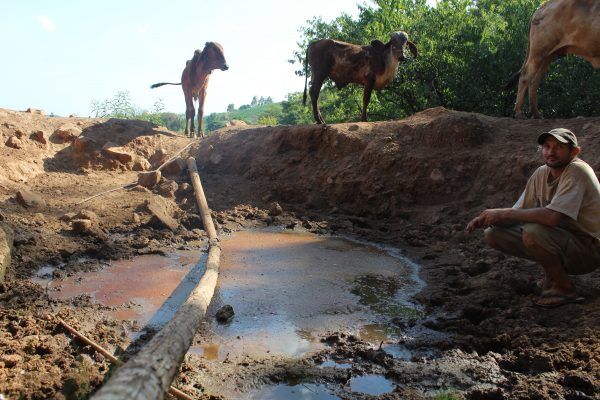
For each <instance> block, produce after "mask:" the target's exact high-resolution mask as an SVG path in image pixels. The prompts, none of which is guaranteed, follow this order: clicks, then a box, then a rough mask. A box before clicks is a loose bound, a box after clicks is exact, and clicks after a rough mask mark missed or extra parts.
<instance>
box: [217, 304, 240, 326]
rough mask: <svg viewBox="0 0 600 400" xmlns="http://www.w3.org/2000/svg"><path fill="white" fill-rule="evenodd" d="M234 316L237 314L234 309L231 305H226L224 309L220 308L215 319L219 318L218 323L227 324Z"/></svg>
mask: <svg viewBox="0 0 600 400" xmlns="http://www.w3.org/2000/svg"><path fill="white" fill-rule="evenodd" d="M234 314H235V313H234V312H233V307H232V306H230V305H229V304H226V305H224V306H223V307H221V308H219V310H218V311H217V313H216V314H215V317H216V318H217V321H218V322H220V323H222V324H224V323H226V322H229V321H231V319H232V318H233V315H234Z"/></svg>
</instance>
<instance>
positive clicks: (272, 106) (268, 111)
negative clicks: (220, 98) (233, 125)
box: [204, 96, 282, 132]
mask: <svg viewBox="0 0 600 400" xmlns="http://www.w3.org/2000/svg"><path fill="white" fill-rule="evenodd" d="M230 106H233V104H230ZM281 116H282V105H281V103H274V102H273V99H272V98H271V97H263V96H261V97H258V96H254V97H253V98H252V101H251V102H250V104H244V105H242V106H240V108H238V109H237V110H236V109H235V108H234V107H227V112H224V113H212V114H210V115H207V116H206V117H204V126H205V127H206V130H207V131H209V132H210V131H214V130H216V129H220V128H223V127H224V126H225V125H226V124H227V122H228V121H231V120H234V119H235V120H241V121H244V122H246V123H247V124H250V125H256V124H259V125H277V124H278V123H280V119H281Z"/></svg>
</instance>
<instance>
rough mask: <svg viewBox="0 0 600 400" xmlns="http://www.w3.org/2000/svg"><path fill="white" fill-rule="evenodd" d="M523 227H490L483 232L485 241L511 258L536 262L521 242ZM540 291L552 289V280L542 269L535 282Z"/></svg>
mask: <svg viewBox="0 0 600 400" xmlns="http://www.w3.org/2000/svg"><path fill="white" fill-rule="evenodd" d="M522 227H523V225H521V224H518V225H514V226H510V227H499V226H492V227H489V228H487V229H486V230H485V231H484V235H485V241H486V242H487V244H489V245H490V246H491V247H493V248H494V249H496V250H499V251H501V252H503V253H506V254H510V255H511V256H515V257H520V258H526V259H528V260H531V261H537V259H536V257H535V256H534V255H533V254H532V253H531V252H530V251H529V248H528V247H527V246H525V243H524V242H523V230H522ZM537 285H538V286H539V287H540V288H541V289H542V290H548V289H550V288H551V287H552V278H551V277H550V276H549V275H548V274H547V273H546V270H545V269H544V276H543V277H542V278H541V279H540V280H539V281H538V282H537Z"/></svg>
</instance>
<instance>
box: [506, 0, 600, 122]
mask: <svg viewBox="0 0 600 400" xmlns="http://www.w3.org/2000/svg"><path fill="white" fill-rule="evenodd" d="M568 54H574V55H577V56H580V57H582V58H583V59H585V60H587V61H589V62H590V63H592V65H593V66H594V68H599V67H600V1H599V0H551V1H549V2H547V3H545V4H544V5H542V6H541V7H540V8H538V9H537V11H536V12H535V13H534V14H533V18H532V19H531V23H530V25H529V44H528V46H527V55H526V57H525V63H524V64H523V66H522V67H521V69H520V70H519V71H518V72H516V73H515V74H514V75H513V76H512V77H511V78H510V80H509V82H508V83H507V85H506V87H507V88H508V87H510V86H513V85H514V84H516V83H517V80H518V82H519V89H518V93H517V101H516V103H515V116H516V117H517V118H522V117H523V112H522V111H521V107H522V106H523V102H524V101H525V92H526V91H529V105H530V108H531V113H532V116H533V117H534V118H540V113H539V111H538V104H537V89H538V87H539V86H540V83H541V81H542V78H543V77H544V74H545V73H546V71H547V70H548V67H549V66H550V63H551V62H552V61H554V60H556V59H557V58H560V57H564V56H566V55H568Z"/></svg>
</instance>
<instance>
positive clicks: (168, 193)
mask: <svg viewBox="0 0 600 400" xmlns="http://www.w3.org/2000/svg"><path fill="white" fill-rule="evenodd" d="M178 188H179V186H178V185H177V182H175V181H172V180H170V179H164V180H163V181H161V182H160V183H159V184H158V188H157V190H158V193H160V194H161V195H163V196H165V197H167V198H170V199H172V198H175V192H176V191H177V189H178Z"/></svg>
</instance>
